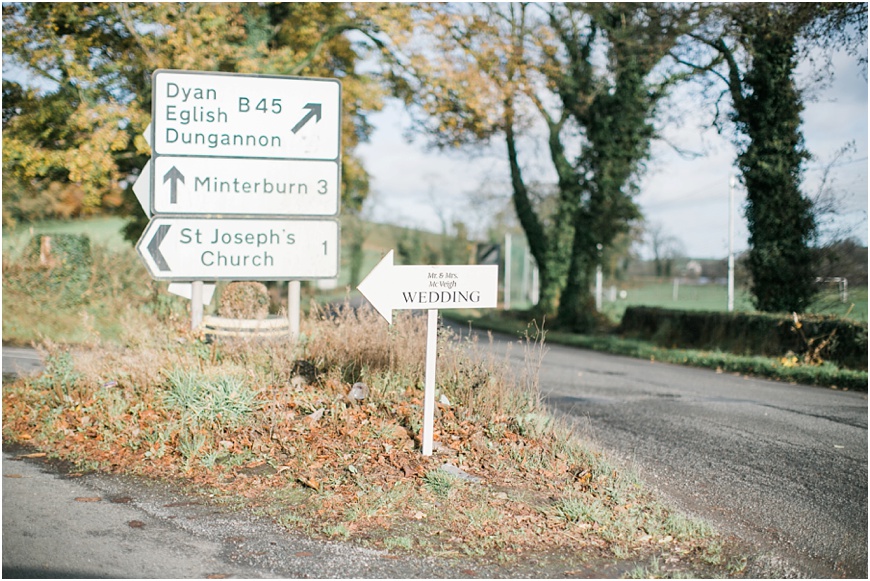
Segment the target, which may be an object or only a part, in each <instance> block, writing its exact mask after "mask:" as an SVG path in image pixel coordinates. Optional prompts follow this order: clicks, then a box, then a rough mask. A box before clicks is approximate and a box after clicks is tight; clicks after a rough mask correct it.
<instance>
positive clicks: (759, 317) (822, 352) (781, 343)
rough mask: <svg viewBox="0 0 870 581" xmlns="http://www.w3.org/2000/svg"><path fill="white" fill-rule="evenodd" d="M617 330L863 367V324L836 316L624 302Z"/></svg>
mask: <svg viewBox="0 0 870 581" xmlns="http://www.w3.org/2000/svg"><path fill="white" fill-rule="evenodd" d="M618 332H619V333H620V334H622V335H623V336H628V337H632V338H638V339H646V340H651V341H653V342H655V343H657V344H658V345H661V346H663V347H678V348H683V349H718V350H721V351H727V352H730V353H735V354H737V355H765V356H772V357H783V356H786V355H788V354H789V353H792V354H795V355H797V356H799V357H801V358H803V359H804V360H805V362H807V363H819V362H821V361H823V360H824V361H830V362H832V363H836V364H837V365H840V366H843V367H847V368H850V369H859V370H866V369H867V326H866V325H862V324H860V323H856V322H854V321H849V320H846V319H838V318H835V317H824V316H802V317H797V316H795V315H784V314H779V315H777V314H768V313H722V312H712V311H707V312H705V311H678V310H670V309H662V308H654V307H629V308H628V309H626V311H625V315H624V316H623V318H622V323H621V324H620V326H619V329H618Z"/></svg>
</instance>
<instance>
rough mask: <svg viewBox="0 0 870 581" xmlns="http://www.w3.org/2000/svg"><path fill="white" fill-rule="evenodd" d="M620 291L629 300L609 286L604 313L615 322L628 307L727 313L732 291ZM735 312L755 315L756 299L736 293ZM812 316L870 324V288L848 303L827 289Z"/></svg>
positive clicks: (857, 290)
mask: <svg viewBox="0 0 870 581" xmlns="http://www.w3.org/2000/svg"><path fill="white" fill-rule="evenodd" d="M617 288H618V289H622V290H625V291H626V298H624V299H619V298H617V300H616V301H615V302H614V301H610V300H608V299H609V297H608V292H607V289H608V285H605V293H604V297H605V298H604V301H603V304H602V308H601V310H602V312H603V313H604V314H605V315H607V316H608V317H609V318H610V319H611V320H612V321H613V322H617V323H618V322H619V321H620V320H621V319H622V315H623V314H624V313H625V309H626V308H628V307H635V306H644V307H662V308H665V309H679V310H683V311H724V310H726V309H727V307H728V289H727V287H725V286H724V285H718V284H708V285H690V284H686V283H682V284H680V285H679V289H678V292H677V299H676V300H674V284H673V282H656V281H651V282H644V281H633V282H629V283H624V284H623V285H617ZM734 309H735V310H736V311H741V312H753V311H755V308H754V307H753V306H752V297H751V295H750V294H749V292H748V291H747V290H745V289H741V288H738V289H736V291H735V293H734ZM807 312H808V313H812V314H819V315H835V316H838V317H848V318H851V319H853V320H856V321H863V322H866V321H867V287H866V286H863V287H854V288H850V289H849V295H848V301H847V302H845V303H843V302H842V301H841V300H840V297H839V296H838V295H837V292H836V289H826V290H825V291H824V292H822V293H821V294H820V295H819V296H818V298H817V299H816V301H815V302H814V303H813V304H812V306H811V307H810V308H809V309H807Z"/></svg>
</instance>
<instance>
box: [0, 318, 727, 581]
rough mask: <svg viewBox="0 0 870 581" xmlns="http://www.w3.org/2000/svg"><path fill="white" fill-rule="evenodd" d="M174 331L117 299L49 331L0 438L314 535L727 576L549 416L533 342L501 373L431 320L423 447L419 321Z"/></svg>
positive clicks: (499, 365)
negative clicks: (433, 370) (70, 331)
mask: <svg viewBox="0 0 870 581" xmlns="http://www.w3.org/2000/svg"><path fill="white" fill-rule="evenodd" d="M186 325H187V321H184V320H176V319H174V318H172V317H170V318H168V319H164V321H163V322H162V323H160V324H156V322H155V320H154V319H153V318H151V316H150V315H148V314H146V313H144V312H143V311H137V310H133V309H131V310H129V311H128V312H127V313H126V314H125V316H124V328H125V332H124V333H123V334H122V340H121V342H120V343H102V342H99V341H98V342H97V343H96V344H94V345H91V346H89V348H87V349H82V350H78V351H76V352H75V353H72V352H70V351H68V350H67V349H66V348H64V347H62V346H58V345H54V344H52V343H50V342H45V343H44V344H43V345H42V346H41V349H42V350H43V351H44V354H45V356H46V359H47V363H48V365H47V368H46V371H45V373H44V374H42V375H41V376H38V377H35V378H29V379H20V380H17V381H15V382H11V383H8V384H5V385H4V387H3V437H4V439H7V440H13V441H17V442H22V443H28V444H30V445H32V446H35V447H36V448H38V449H39V450H44V451H49V452H50V453H52V454H56V455H57V456H59V457H61V458H64V459H68V460H73V461H75V462H78V464H79V465H80V466H81V467H82V469H97V470H106V471H113V472H127V473H138V474H143V475H148V476H158V477H173V478H181V479H186V480H187V481H189V482H191V483H193V484H195V485H196V486H198V487H200V488H202V489H205V490H208V491H209V492H210V494H213V495H215V497H216V498H217V499H219V500H222V501H224V502H227V503H242V504H244V505H246V506H251V507H255V508H256V510H258V511H261V512H263V513H265V514H268V515H271V516H272V517H274V518H275V519H276V520H277V521H279V522H281V523H282V524H284V525H285V526H287V527H289V528H293V529H297V530H303V531H305V532H307V533H308V534H310V535H312V536H315V537H328V538H335V539H344V540H354V541H357V542H361V543H364V544H368V545H371V546H376V547H380V548H387V549H390V550H414V551H420V552H425V553H429V554H442V555H449V554H471V555H480V556H486V557H492V558H498V559H502V560H510V559H511V558H513V557H515V556H522V555H526V554H528V553H529V552H531V551H539V550H541V549H543V548H546V549H547V550H549V551H556V552H559V551H560V550H563V549H564V554H565V555H570V556H571V558H572V559H575V560H581V561H583V560H586V559H597V558H601V557H602V556H604V557H607V558H620V559H625V558H631V559H644V558H648V557H651V556H652V555H655V556H656V558H657V559H659V560H660V561H661V562H663V563H666V564H667V566H668V567H670V569H669V570H670V571H671V572H673V571H679V570H681V569H683V568H685V567H692V569H689V570H691V571H695V572H697V569H696V568H697V567H698V566H705V567H707V566H712V567H714V568H716V567H721V568H722V569H723V570H724V566H725V565H724V563H723V560H724V557H723V555H722V547H721V545H720V543H719V542H718V541H717V540H716V539H715V537H714V536H713V534H712V533H711V531H710V530H709V529H708V528H706V527H705V526H704V525H703V524H699V523H697V522H693V521H690V520H687V519H685V518H682V517H680V516H679V515H677V514H674V513H671V512H670V511H668V510H667V509H666V508H664V507H663V506H662V505H661V504H659V503H658V502H656V501H655V499H654V498H652V497H651V496H650V494H649V493H648V492H646V491H644V489H643V488H642V487H641V485H640V483H639V482H637V481H636V480H635V479H633V478H632V477H631V476H629V475H626V474H623V473H620V472H618V471H617V470H615V469H614V468H613V467H612V466H610V465H609V464H608V463H607V462H606V460H605V459H603V458H602V457H601V456H600V455H599V454H597V453H595V452H593V451H590V450H589V449H587V448H586V447H584V446H583V445H582V444H581V443H580V441H579V440H578V438H576V437H575V436H576V435H575V434H573V433H572V431H571V430H570V429H569V428H568V426H566V425H564V424H561V423H559V422H557V421H555V420H554V419H553V418H552V417H550V416H549V415H547V414H546V412H545V410H544V408H543V406H542V404H541V401H540V397H539V392H538V386H537V379H536V377H537V375H536V371H537V367H536V366H537V364H538V362H539V360H540V353H541V351H540V349H541V346H540V345H536V344H530V345H528V347H527V365H526V367H525V369H516V368H515V367H513V366H512V365H511V364H510V362H509V361H505V360H493V359H491V358H486V357H484V356H483V355H482V353H481V350H480V349H477V345H476V344H475V342H474V341H473V340H468V339H462V340H460V339H458V338H457V337H455V336H452V335H451V334H450V332H449V331H446V330H442V331H441V336H440V337H439V350H438V380H437V389H438V395H437V401H438V402H439V403H438V405H437V409H436V416H435V439H436V445H435V454H434V455H433V456H431V457H424V456H422V455H421V453H420V441H419V438H420V433H421V428H422V415H423V373H424V357H425V319H424V318H414V317H411V316H408V315H404V316H400V317H397V319H396V321H395V323H394V324H393V325H392V326H388V325H386V324H385V323H384V322H383V321H382V320H381V319H380V318H379V317H378V316H377V315H376V314H374V313H373V312H371V311H368V310H354V309H350V308H348V307H347V306H344V307H342V308H337V309H332V308H330V309H327V310H318V309H314V310H313V312H312V314H311V315H310V316H308V317H307V318H306V319H305V320H304V321H303V325H302V334H303V336H302V337H301V339H300V340H299V341H297V342H291V341H289V340H286V339H284V340H272V339H261V340H253V339H237V340H221V341H219V342H212V343H207V342H205V341H204V338H203V337H201V336H196V335H193V334H191V333H190V332H189V331H186V330H185V326H186ZM352 390H353V391H354V393H353V394H352V395H351V391H352Z"/></svg>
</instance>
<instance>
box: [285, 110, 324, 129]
mask: <svg viewBox="0 0 870 581" xmlns="http://www.w3.org/2000/svg"><path fill="white" fill-rule="evenodd" d="M303 108H304V109H308V113H306V114H305V117H303V118H302V119H300V120H299V123H297V124H296V125H295V126H294V127H293V129H291V131H292V132H293V133H297V132H298V131H299V130H300V129H302V128H303V127H305V124H306V123H308V122H309V121H311V118H312V117H317V119H315V120H314V122H315V123H317V122H319V121H320V116H321V115H320V113H321V111H322V109H323V108H322V107H321V105H320V103H308V104H307V105H305V107H303Z"/></svg>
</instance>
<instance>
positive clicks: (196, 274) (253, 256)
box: [136, 216, 339, 281]
mask: <svg viewBox="0 0 870 581" xmlns="http://www.w3.org/2000/svg"><path fill="white" fill-rule="evenodd" d="M136 250H137V251H138V252H139V255H140V256H141V257H142V260H143V261H144V262H145V266H146V267H147V268H148V271H149V272H150V273H151V276H152V277H153V278H155V279H157V280H179V281H192V280H293V279H306V280H307V279H316V278H334V277H336V276H338V266H339V254H338V252H339V229H338V221H337V220H328V219H327V220H289V219H283V220H282V219H265V218H264V219H235V218H208V217H179V216H156V217H155V218H153V219H152V220H151V222H150V223H149V224H148V227H147V228H146V229H145V232H143V233H142V237H141V238H140V239H139V242H138V244H137V245H136Z"/></svg>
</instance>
